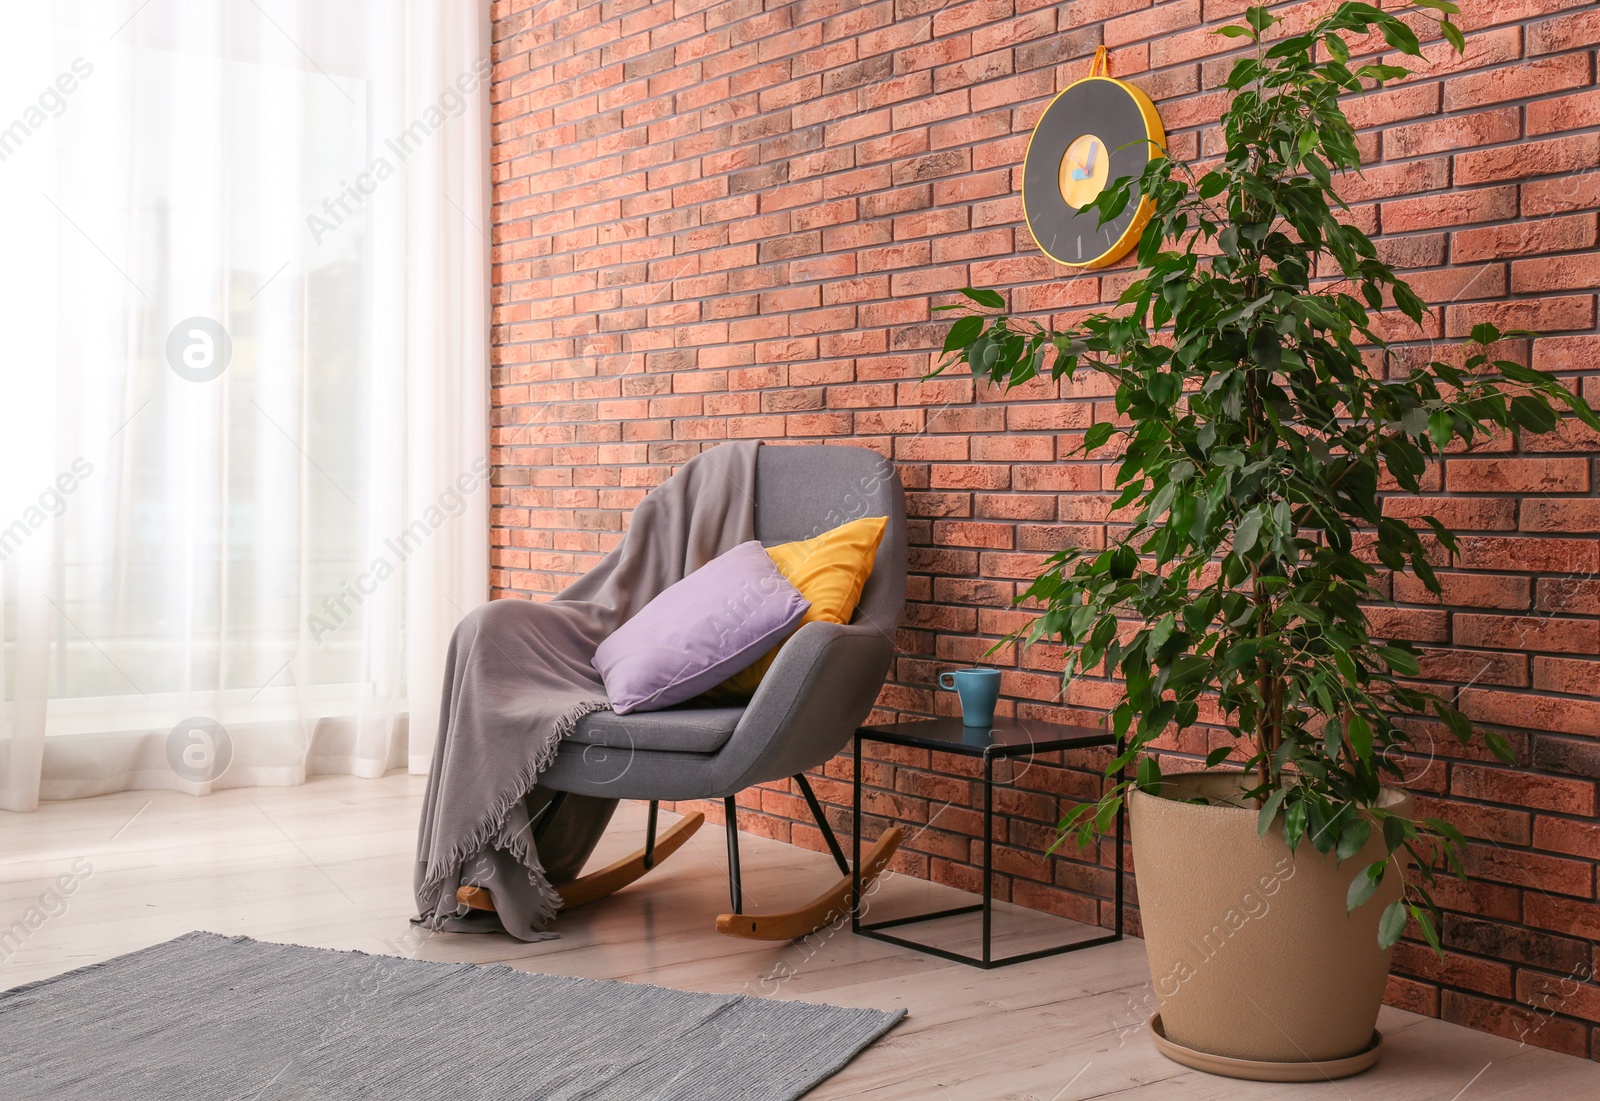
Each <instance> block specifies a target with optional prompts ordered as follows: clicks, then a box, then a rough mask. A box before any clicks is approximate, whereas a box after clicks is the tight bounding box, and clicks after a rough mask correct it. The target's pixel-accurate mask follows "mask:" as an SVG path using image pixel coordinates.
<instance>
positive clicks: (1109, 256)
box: [1022, 76, 1167, 270]
mask: <svg viewBox="0 0 1600 1101" xmlns="http://www.w3.org/2000/svg"><path fill="white" fill-rule="evenodd" d="M1091 80H1104V81H1107V82H1108V83H1111V84H1115V85H1116V86H1117V87H1119V88H1121V89H1122V90H1123V91H1124V92H1126V93H1127V94H1128V96H1129V98H1131V99H1132V100H1133V102H1134V103H1135V104H1136V105H1137V106H1138V108H1139V115H1140V117H1141V118H1143V119H1144V135H1145V138H1146V139H1147V140H1149V141H1152V142H1154V143H1155V144H1156V146H1157V147H1158V148H1160V149H1163V150H1165V149H1166V147H1167V131H1166V128H1165V127H1163V126H1162V125H1161V116H1160V114H1158V113H1157V111H1156V105H1155V104H1154V103H1152V102H1151V101H1150V97H1149V96H1147V95H1145V94H1144V91H1143V90H1142V89H1140V88H1137V87H1135V86H1134V85H1132V84H1129V83H1128V82H1127V81H1125V80H1118V79H1116V78H1115V77H1110V76H1086V77H1080V78H1079V79H1077V80H1074V81H1073V82H1072V83H1071V84H1068V85H1067V86H1066V87H1065V88H1063V89H1061V91H1059V92H1057V93H1056V94H1055V95H1054V96H1052V97H1051V98H1050V102H1049V103H1047V104H1045V108H1044V110H1043V111H1042V112H1040V114H1039V121H1038V122H1035V123H1034V124H1033V130H1032V131H1031V132H1029V134H1028V147H1027V149H1025V150H1024V151H1023V154H1022V163H1023V164H1027V163H1028V154H1029V153H1032V152H1033V139H1034V138H1036V137H1038V136H1039V122H1043V121H1044V117H1045V115H1047V114H1049V113H1050V108H1052V107H1054V106H1055V105H1056V100H1058V99H1060V98H1061V97H1062V96H1064V95H1066V94H1067V93H1068V92H1070V91H1072V89H1074V88H1076V87H1077V86H1078V85H1080V84H1085V83H1087V82H1089V81H1091ZM1154 211H1155V204H1154V203H1152V202H1151V201H1150V200H1149V199H1148V198H1147V197H1143V196H1141V197H1140V199H1139V205H1138V206H1137V207H1135V208H1134V211H1133V220H1132V221H1131V222H1129V223H1128V228H1127V229H1125V230H1123V231H1122V236H1120V237H1118V238H1117V239H1116V241H1115V242H1114V243H1113V244H1112V245H1111V246H1110V247H1108V248H1107V249H1106V250H1105V251H1104V252H1102V253H1101V254H1100V255H1099V256H1095V257H1092V258H1091V259H1088V260H1079V261H1077V262H1076V263H1074V262H1072V261H1069V260H1059V259H1057V258H1056V257H1055V256H1052V255H1051V254H1050V253H1049V252H1048V251H1046V249H1045V247H1044V246H1043V245H1040V244H1039V235H1038V234H1037V233H1036V232H1034V228H1033V219H1032V218H1029V217H1028V204H1027V203H1026V202H1024V203H1023V204H1022V218H1023V221H1024V222H1026V223H1027V226H1028V234H1029V235H1030V236H1031V237H1032V238H1033V243H1034V244H1035V245H1038V247H1039V251H1040V252H1043V253H1044V254H1045V255H1046V256H1049V257H1050V259H1051V260H1053V261H1054V262H1055V263H1057V264H1060V265H1062V266H1063V267H1068V268H1078V269H1080V270H1088V269H1091V268H1104V267H1109V266H1110V265H1112V264H1115V263H1116V262H1117V261H1118V260H1120V259H1122V258H1123V257H1124V256H1126V255H1127V254H1128V251H1129V250H1130V249H1132V248H1133V246H1134V245H1135V244H1137V243H1138V241H1139V235H1140V234H1141V233H1143V232H1144V227H1145V226H1147V225H1149V224H1150V215H1151V214H1152V213H1153V212H1154Z"/></svg>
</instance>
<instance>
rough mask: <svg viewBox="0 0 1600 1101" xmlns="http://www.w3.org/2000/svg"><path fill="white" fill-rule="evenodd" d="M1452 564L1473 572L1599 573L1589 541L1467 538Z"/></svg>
mask: <svg viewBox="0 0 1600 1101" xmlns="http://www.w3.org/2000/svg"><path fill="white" fill-rule="evenodd" d="M1460 548H1461V549H1460V552H1459V553H1458V554H1457V555H1456V564H1457V565H1458V566H1463V567H1465V568H1467V569H1474V570H1495V569H1513V570H1532V571H1537V572H1545V573H1591V574H1592V573H1600V546H1597V545H1596V543H1595V541H1594V540H1591V539H1535V538H1510V537H1501V536H1491V535H1473V536H1467V537H1465V538H1463V539H1462V540H1461V541H1460Z"/></svg>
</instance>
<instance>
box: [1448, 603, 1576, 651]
mask: <svg viewBox="0 0 1600 1101" xmlns="http://www.w3.org/2000/svg"><path fill="white" fill-rule="evenodd" d="M1454 641H1455V643H1456V645H1458V646H1481V647H1484V648H1494V649H1512V650H1543V651H1554V652H1557V653H1568V654H1594V653H1600V623H1596V622H1594V621H1593V620H1585V619H1561V618H1556V617H1538V616H1526V615H1474V614H1468V613H1457V615H1456V616H1455V620H1454Z"/></svg>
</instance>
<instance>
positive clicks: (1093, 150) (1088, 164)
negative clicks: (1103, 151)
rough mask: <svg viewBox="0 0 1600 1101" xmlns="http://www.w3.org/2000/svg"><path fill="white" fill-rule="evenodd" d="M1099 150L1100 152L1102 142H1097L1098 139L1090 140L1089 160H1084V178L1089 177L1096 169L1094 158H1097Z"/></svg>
mask: <svg viewBox="0 0 1600 1101" xmlns="http://www.w3.org/2000/svg"><path fill="white" fill-rule="evenodd" d="M1099 152H1100V143H1099V142H1097V141H1092V142H1090V143H1089V157H1088V159H1087V160H1085V161H1084V162H1083V173H1084V179H1088V177H1089V174H1090V173H1091V172H1093V171H1094V159H1095V156H1096V155H1097V154H1098V153H1099Z"/></svg>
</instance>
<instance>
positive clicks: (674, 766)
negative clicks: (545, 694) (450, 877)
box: [459, 446, 906, 940]
mask: <svg viewBox="0 0 1600 1101" xmlns="http://www.w3.org/2000/svg"><path fill="white" fill-rule="evenodd" d="M864 516H886V517H888V524H887V526H886V527H885V529H884V534H883V542H882V543H881V544H880V545H879V547H878V555H877V558H876V560H875V562H874V565H873V570H872V575H871V577H870V578H869V579H868V580H867V584H866V587H865V589H864V590H863V592H862V595H861V602H860V606H859V607H858V608H857V610H856V614H855V617H854V619H853V620H852V622H850V623H848V624H838V623H808V624H806V625H805V626H804V627H802V628H800V630H799V631H798V632H796V633H795V634H794V635H793V637H791V638H790V639H789V641H788V642H786V643H785V644H784V646H783V649H782V650H780V651H779V653H778V656H777V658H776V660H774V661H773V663H772V667H771V669H770V670H769V671H768V672H767V674H766V676H765V678H764V679H763V680H762V682H761V686H760V688H758V689H757V690H756V693H755V695H754V697H753V698H752V699H751V700H750V702H749V704H748V705H746V706H743V707H703V706H682V707H676V708H671V709H668V710H664V711H650V712H636V713H634V714H630V715H617V714H615V713H613V712H610V711H601V712H596V713H595V714H592V715H590V716H588V717H587V718H585V719H584V720H583V721H581V722H580V723H579V724H578V726H577V728H576V729H575V730H574V731H573V733H572V734H571V735H569V736H568V738H567V740H566V741H565V742H564V743H563V744H562V747H561V750H560V752H559V754H558V756H557V758H556V760H555V763H554V764H553V765H551V767H550V768H549V769H548V770H547V771H545V772H544V773H543V774H542V775H541V776H540V777H539V784H540V787H541V788H543V789H547V790H550V791H553V792H554V793H555V794H554V796H553V797H552V798H551V799H550V801H549V802H548V803H547V804H546V805H545V807H544V808H543V809H542V810H541V812H540V813H539V816H538V819H537V820H536V822H535V825H534V838H535V840H536V841H537V840H538V839H539V837H540V836H541V835H542V833H543V832H544V830H545V829H548V827H549V825H550V823H551V822H552V821H553V820H554V819H555V816H556V812H557V811H558V810H559V809H560V804H561V801H562V799H564V798H565V797H566V795H567V794H568V793H573V794H579V795H589V796H596V797H599V798H605V799H643V800H648V801H649V804H650V810H649V820H648V825H647V828H646V840H645V847H644V848H643V849H642V850H640V851H639V852H637V853H635V854H633V855H632V856H629V857H627V858H626V859H624V860H620V861H618V862H617V863H615V864H612V865H610V866H609V867H606V868H603V869H601V870H599V871H596V872H592V873H590V874H588V875H584V876H581V877H579V878H578V879H574V880H571V881H570V882H567V883H558V884H556V890H557V891H559V892H560V893H561V896H562V909H563V910H566V909H571V908H573V907H575V906H580V905H583V904H584V903H587V902H591V901H594V900H595V899H598V898H603V897H605V896H606V895H609V894H611V893H612V892H614V891H616V890H618V889H620V888H622V887H625V886H627V885H628V884H629V883H632V882H633V881H634V880H636V879H638V878H639V877H641V876H642V875H644V874H645V873H646V872H647V871H649V870H650V869H651V868H653V867H654V866H655V865H656V864H657V863H659V862H660V861H661V860H664V859H665V858H666V857H667V856H669V855H671V853H672V852H674V851H675V850H676V849H678V848H679V847H680V846H681V845H682V844H683V843H684V842H685V841H687V840H688V839H689V837H690V836H691V835H692V834H693V833H694V832H695V830H697V829H699V828H700V826H701V825H702V824H703V823H704V821H705V816H704V815H702V814H700V813H699V812H695V813H693V814H690V815H688V816H686V817H685V818H683V819H682V820H680V821H679V822H677V823H675V824H674V825H673V826H672V828H671V829H670V830H669V831H667V832H666V833H665V834H663V835H662V836H661V837H660V838H657V836H656V814H657V807H658V804H659V803H660V801H661V800H680V799H721V800H723V808H724V815H725V819H726V823H727V834H728V880H729V893H730V895H731V898H732V901H733V911H732V913H729V914H723V915H721V916H720V917H719V918H718V919H717V928H718V930H719V931H721V932H723V933H726V934H728V935H730V936H740V937H746V938H751V939H758V940H788V939H792V938H794V937H800V936H805V935H806V934H808V933H811V932H813V931H815V930H816V929H819V928H821V927H822V926H824V925H826V924H828V923H830V922H831V921H833V920H836V919H837V918H839V917H842V916H843V915H845V914H847V913H849V912H850V910H851V908H852V907H853V906H854V905H855V898H854V893H853V891H854V888H853V884H852V874H851V869H850V865H849V862H848V861H846V859H845V856H844V850H843V849H842V848H841V847H840V845H839V842H838V839H837V838H836V837H835V836H834V833H833V830H832V829H831V828H830V826H829V824H828V820H827V818H826V816H825V815H824V814H823V811H822V806H821V804H820V803H818V801H817V797H816V795H815V794H814V793H813V792H812V789H811V785H810V784H809V783H808V782H807V781H806V778H805V775H804V773H805V770H806V769H810V768H816V767H818V766H820V765H822V764H824V763H825V762H827V761H828V760H830V759H832V757H833V756H834V755H835V754H836V753H838V752H839V750H841V749H843V748H844V747H845V746H846V745H848V744H849V742H850V739H851V737H852V736H853V735H854V733H855V730H856V728H857V727H858V726H859V725H860V724H861V722H862V720H863V719H865V718H866V716H867V713H868V712H869V711H870V710H871V709H872V705H873V702H874V701H875V700H876V699H877V696H878V691H879V689H880V688H882V687H883V681H884V677H885V675H886V674H887V673H888V670H889V662H890V660H891V658H892V657H893V655H894V641H893V640H894V631H895V627H896V625H897V624H898V622H899V620H900V612H901V609H902V608H903V607H904V604H905V588H906V512H905V492H904V490H903V489H902V488H901V485H900V478H899V475H897V474H896V473H895V470H894V467H893V465H892V464H891V463H889V462H887V461H886V460H884V459H883V458H882V457H881V456H879V455H877V454H876V453H875V452H872V451H867V450H865V449H863V448H857V447H837V446H796V447H788V446H785V447H763V448H762V449H761V451H760V453H759V456H758V459H757V467H756V512H755V527H756V537H757V538H758V539H760V540H761V542H762V543H763V544H764V545H766V546H773V545H775V544H778V543H787V542H792V541H794V540H799V539H809V538H810V537H812V536H814V535H818V534H820V533H822V532H824V531H827V530H829V529H830V528H834V527H837V526H838V525H840V524H843V523H846V522H848V521H850V520H856V519H860V518H861V517H864ZM784 777H792V778H793V779H794V781H795V783H796V786H798V787H799V789H800V793H801V795H803V796H804V797H805V800H806V803H807V804H808V805H809V807H810V809H811V813H812V815H813V816H814V817H815V818H816V822H817V828H818V829H819V830H821V832H822V836H823V839H824V841H825V842H826V843H827V846H828V849H829V851H830V852H831V853H832V854H833V858H834V861H835V862H836V863H837V864H838V866H839V871H840V873H841V875H842V876H843V879H842V880H841V881H840V882H839V883H838V884H837V885H835V886H834V887H833V888H831V889H830V890H828V891H826V892H824V893H823V894H822V895H821V896H819V897H818V898H816V899H815V900H813V901H812V902H811V903H809V904H808V905H806V906H803V907H801V908H799V909H796V910H790V911H785V912H783V913H775V914H763V915H751V914H744V913H742V912H741V910H742V897H741V888H740V879H739V831H738V822H737V810H736V806H735V802H734V796H735V795H736V794H737V793H738V792H740V791H742V790H744V789H745V788H747V787H749V786H751V785H752V784H761V783H766V782H769V781H772V780H778V779H782V778H784ZM899 842H900V831H899V829H898V828H894V829H890V830H888V831H886V832H885V833H884V835H883V836H882V837H880V838H879V840H878V843H877V844H876V845H874V846H873V848H872V849H871V850H870V851H869V852H868V853H867V854H866V856H865V857H863V858H862V860H861V868H860V882H861V889H862V890H863V891H864V890H865V888H866V886H867V885H868V884H870V883H871V882H872V880H873V879H874V878H875V877H876V876H877V875H878V874H879V873H880V872H881V871H882V870H883V868H884V866H885V865H887V864H888V862H889V858H890V857H891V856H893V854H894V851H895V848H896V847H897V846H898V845H899ZM459 897H460V901H461V902H463V903H464V904H466V905H468V906H472V907H476V908H480V909H493V905H494V904H493V899H492V898H491V897H490V896H489V895H488V892H487V891H485V890H483V889H482V888H477V887H463V888H461V891H460V896H459Z"/></svg>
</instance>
